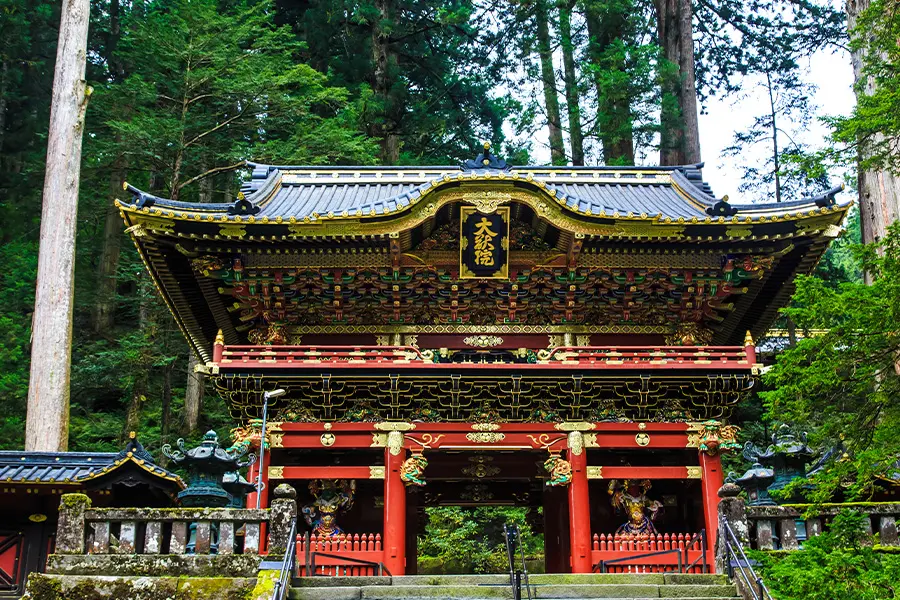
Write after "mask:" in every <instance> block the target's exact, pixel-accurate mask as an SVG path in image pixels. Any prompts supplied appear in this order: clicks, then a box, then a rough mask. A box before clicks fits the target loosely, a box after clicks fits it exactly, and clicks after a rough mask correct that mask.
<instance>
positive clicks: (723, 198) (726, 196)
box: [722, 194, 728, 204]
mask: <svg viewBox="0 0 900 600" xmlns="http://www.w3.org/2000/svg"><path fill="white" fill-rule="evenodd" d="M722 202H725V203H726V204H727V203H728V194H725V195H724V196H722Z"/></svg>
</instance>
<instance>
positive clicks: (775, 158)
mask: <svg viewBox="0 0 900 600" xmlns="http://www.w3.org/2000/svg"><path fill="white" fill-rule="evenodd" d="M766 89H768V91H769V116H770V117H771V118H772V167H773V170H774V176H775V202H781V172H780V171H781V160H780V158H781V157H780V155H779V153H778V124H777V123H776V121H775V119H776V117H777V116H778V115H777V111H776V110H775V92H774V91H773V90H772V75H771V74H770V73H769V71H768V70H766ZM788 320H790V319H788Z"/></svg>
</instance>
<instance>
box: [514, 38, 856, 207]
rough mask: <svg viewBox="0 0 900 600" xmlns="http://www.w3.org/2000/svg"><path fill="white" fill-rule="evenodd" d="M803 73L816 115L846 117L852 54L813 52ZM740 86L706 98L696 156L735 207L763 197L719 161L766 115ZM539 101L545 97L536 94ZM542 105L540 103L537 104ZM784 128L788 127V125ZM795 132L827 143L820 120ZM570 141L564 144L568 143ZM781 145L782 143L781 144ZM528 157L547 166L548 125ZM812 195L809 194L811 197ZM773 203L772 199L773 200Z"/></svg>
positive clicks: (760, 102) (749, 87)
mask: <svg viewBox="0 0 900 600" xmlns="http://www.w3.org/2000/svg"><path fill="white" fill-rule="evenodd" d="M801 66H802V67H803V70H804V71H805V74H804V79H805V80H806V81H808V82H809V83H812V84H813V85H815V86H816V87H817V90H816V93H815V94H814V95H813V97H812V100H813V101H812V103H811V104H812V105H813V106H814V108H813V110H814V111H815V116H816V117H820V116H826V115H828V116H838V115H847V114H849V113H850V111H851V110H852V109H853V106H854V104H855V99H854V95H853V68H852V66H851V63H850V55H849V53H847V52H833V51H831V50H827V51H826V50H823V51H820V52H818V53H816V54H814V55H813V56H812V57H810V59H809V60H808V62H807V64H805V65H801ZM742 88H743V89H744V90H746V93H745V95H744V96H742V97H740V98H735V97H727V98H716V97H711V98H707V100H706V103H705V105H704V106H703V107H702V112H701V114H700V115H699V127H700V152H701V157H702V160H703V162H705V163H706V164H705V167H704V169H703V177H704V179H705V180H706V181H707V182H708V183H709V184H710V185H711V186H712V189H713V192H714V193H715V194H716V197H719V198H721V197H722V196H724V195H728V197H729V200H730V201H731V202H735V203H745V202H753V201H761V200H764V199H761V198H757V197H754V196H751V195H744V194H742V193H740V192H739V191H738V186H739V185H740V183H741V175H742V172H741V169H740V164H738V162H739V161H737V160H736V159H734V158H730V157H723V156H722V150H724V149H725V148H726V147H728V146H730V145H731V144H732V142H733V139H734V134H735V132H737V131H742V130H745V129H746V128H747V127H748V126H749V124H750V123H751V121H752V119H753V116H754V115H756V114H760V113H762V112H765V111H766V110H767V108H768V99H767V97H766V96H765V95H764V94H765V92H764V91H763V89H760V88H759V87H758V86H755V85H753V82H752V81H749V82H743V85H742ZM525 93H526V94H532V95H536V94H539V93H540V88H539V87H538V83H537V82H536V83H534V85H533V87H532V88H531V89H530V90H528V91H526V92H525ZM540 97H541V98H543V96H542V95H541V96H540ZM541 101H542V100H541ZM784 126H785V128H787V129H791V127H790V125H789V124H784ZM796 133H797V141H798V142H805V143H807V144H808V145H809V146H810V147H811V148H813V149H815V148H819V147H822V146H823V145H824V144H825V141H826V139H827V136H828V128H827V127H825V126H824V125H822V124H821V123H820V122H819V121H818V119H817V118H816V119H813V120H812V125H811V126H810V127H809V129H808V130H806V131H799V132H796ZM566 143H568V141H567V142H566ZM783 145H784V144H783V143H782V146H783ZM769 149H770V147H769V146H768V145H767V144H766V145H759V146H756V147H755V148H753V149H750V150H748V151H747V152H746V153H745V155H744V159H745V160H746V161H747V162H748V163H752V162H753V161H756V162H759V163H762V162H763V161H765V159H766V156H767V155H766V151H768V150H769ZM531 153H532V157H533V159H534V162H536V163H537V164H547V163H549V162H550V148H549V131H548V130H547V128H546V127H544V128H542V129H541V130H539V131H537V132H535V135H534V139H533V142H532V144H531ZM642 164H645V165H655V164H659V153H658V152H654V153H651V154H649V155H648V156H647V157H646V159H645V160H643V161H642ZM841 181H842V174H840V173H836V174H835V177H834V180H833V185H839V184H840V183H841ZM842 194H846V195H847V196H846V197H845V198H843V199H842V198H840V197H839V200H849V199H850V192H849V191H845V192H842ZM810 195H812V192H811V194H810ZM798 199H799V198H784V200H785V201H789V200H798ZM771 201H773V202H774V197H773V198H772V199H771Z"/></svg>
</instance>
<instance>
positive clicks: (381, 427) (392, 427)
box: [375, 421, 416, 431]
mask: <svg viewBox="0 0 900 600" xmlns="http://www.w3.org/2000/svg"><path fill="white" fill-rule="evenodd" d="M415 428H416V426H415V424H414V423H404V422H403V421H382V422H381V423H375V429H377V430H378V431H412V430H413V429H415Z"/></svg>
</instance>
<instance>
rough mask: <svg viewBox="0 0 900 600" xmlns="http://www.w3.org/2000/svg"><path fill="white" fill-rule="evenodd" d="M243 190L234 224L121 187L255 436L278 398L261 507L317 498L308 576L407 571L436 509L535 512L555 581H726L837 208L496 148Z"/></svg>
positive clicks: (226, 216) (257, 177)
mask: <svg viewBox="0 0 900 600" xmlns="http://www.w3.org/2000/svg"><path fill="white" fill-rule="evenodd" d="M252 166H253V172H252V176H251V178H250V180H249V181H248V182H247V183H246V184H245V185H244V188H243V192H242V194H241V195H240V197H239V198H238V199H237V200H236V201H235V202H233V203H227V204H189V203H183V202H176V201H171V200H166V199H162V198H157V197H155V196H152V195H149V194H147V193H144V192H142V191H140V190H138V189H136V188H133V187H131V186H127V189H129V190H130V192H131V196H132V197H131V198H130V199H128V200H126V201H121V202H120V203H119V207H120V209H121V211H122V215H123V217H124V219H125V222H126V224H127V226H128V231H129V232H130V233H131V235H132V237H133V238H134V241H135V243H136V245H137V248H138V250H139V252H140V254H141V256H142V258H143V259H144V261H145V263H146V265H147V268H148V269H149V270H150V272H151V274H152V275H153V278H154V280H155V281H156V284H157V286H158V288H159V291H160V292H161V294H162V295H163V298H164V299H165V300H166V302H167V303H168V305H169V307H170V308H171V310H172V313H173V315H174V316H175V319H176V320H177V322H178V324H179V326H180V327H181V328H182V330H183V332H184V334H185V336H186V337H187V338H188V340H189V342H190V344H191V346H192V348H193V349H194V351H195V352H196V353H197V355H198V356H199V357H201V359H202V361H203V363H204V364H203V365H202V367H201V368H202V370H203V371H204V372H205V373H206V374H207V375H208V376H209V377H210V378H211V379H212V381H213V382H214V385H215V388H216V390H217V391H218V393H220V394H221V395H222V397H223V398H225V400H226V401H227V402H228V404H229V406H230V408H231V412H232V414H233V416H234V417H235V418H236V419H238V420H239V421H240V422H241V423H242V424H243V429H241V430H239V431H238V432H237V435H238V437H239V438H241V439H245V440H246V443H251V444H252V443H253V442H254V439H255V440H256V441H257V443H258V440H259V435H258V432H259V427H260V425H259V423H258V421H257V420H258V419H259V418H260V417H261V409H262V405H263V396H264V393H265V392H266V391H272V390H275V389H283V390H285V394H284V395H282V396H280V397H278V398H275V399H273V400H271V401H270V402H269V405H268V415H269V420H270V421H269V424H268V427H267V430H266V440H267V442H268V445H269V451H267V452H266V454H265V460H264V461H263V462H262V463H261V464H259V465H257V466H254V467H253V469H257V468H259V469H262V479H263V481H264V482H265V483H266V485H265V487H264V488H263V489H262V490H261V492H260V494H261V496H262V497H261V501H262V504H263V505H264V506H265V505H266V504H267V502H268V494H269V490H270V489H271V488H272V487H273V486H274V485H275V484H277V483H279V482H282V481H284V482H289V483H291V484H292V485H294V486H295V487H296V488H297V489H298V490H300V491H301V494H302V493H303V492H305V493H306V497H305V498H301V504H305V508H304V510H303V512H304V515H305V517H306V521H307V522H308V523H309V526H308V528H307V529H308V531H307V532H306V534H301V537H302V540H303V541H302V543H301V545H300V552H302V553H306V552H307V551H309V552H310V553H318V555H317V560H318V562H317V563H316V564H317V565H318V567H321V568H322V569H325V570H328V569H332V570H334V571H338V570H340V568H344V569H345V570H347V569H350V570H351V571H352V572H354V573H363V572H374V571H373V569H375V567H374V566H373V565H374V564H376V563H383V566H384V568H386V570H387V571H389V572H390V573H393V574H402V573H413V572H415V533H416V530H417V522H418V518H417V514H418V511H419V510H420V509H422V508H424V507H426V506H435V505H441V504H463V505H479V504H485V503H487V504H490V503H496V504H506V505H518V506H526V507H530V508H537V507H543V522H542V523H540V524H538V527H539V528H542V529H543V531H544V535H545V540H546V548H545V551H546V561H547V567H548V570H550V571H557V572H566V571H571V572H575V573H584V572H590V571H591V570H595V569H608V570H616V569H619V568H626V565H627V568H629V569H631V568H638V569H645V570H654V569H663V568H670V567H671V566H672V565H674V564H675V562H676V561H678V564H679V565H682V568H684V565H685V564H687V565H689V568H690V569H712V568H713V560H712V554H711V553H709V555H706V554H704V550H705V549H710V548H712V547H713V546H714V544H715V532H716V528H717V519H718V516H717V514H716V501H717V498H716V492H717V491H718V489H719V487H720V486H721V484H722V471H721V464H720V456H721V454H722V453H723V452H727V451H729V450H731V449H733V447H734V446H735V443H734V436H735V433H736V431H735V429H734V428H733V427H730V426H729V425H728V424H727V421H728V417H729V415H730V413H731V410H732V408H733V407H734V406H735V405H736V404H737V403H738V402H739V401H740V399H741V397H742V396H743V395H744V394H745V393H746V392H747V391H748V390H750V389H751V388H752V386H753V385H754V383H755V379H756V376H757V375H758V371H759V366H758V365H757V362H756V355H755V348H754V343H753V338H754V336H759V335H761V334H762V333H763V332H764V331H765V330H766V329H767V328H768V327H769V326H770V325H771V323H772V321H773V320H774V318H775V315H776V311H777V310H778V309H779V308H780V307H781V306H782V305H783V304H784V303H785V302H786V301H787V300H788V298H789V296H790V293H791V291H792V287H791V282H792V280H793V278H794V277H795V275H796V274H798V273H807V272H809V271H810V270H811V269H812V268H813V266H814V265H815V263H816V261H817V260H818V259H819V257H820V256H821V255H822V253H823V252H824V250H825V248H826V246H827V244H828V242H829V241H830V239H831V238H832V237H834V236H836V235H837V234H838V232H839V224H840V222H841V220H842V218H843V217H844V215H845V213H846V210H847V206H845V205H843V206H842V205H837V204H836V203H835V201H834V194H835V193H836V192H837V189H835V190H831V191H830V192H829V193H827V194H824V195H822V196H819V197H816V198H810V199H806V200H799V201H796V202H786V203H781V204H754V205H733V204H729V203H728V201H727V198H721V199H717V198H715V197H714V196H713V195H712V191H711V190H710V189H709V186H708V185H706V184H705V183H704V182H703V180H702V177H701V168H702V165H689V166H684V167H652V168H651V167H624V168H612V167H579V168H571V167H521V168H512V167H510V166H509V165H507V164H506V163H505V162H504V161H502V160H500V159H498V158H497V157H496V156H494V155H492V154H491V153H490V150H489V148H488V147H487V146H486V147H485V149H484V151H483V152H482V153H481V154H480V155H479V156H478V157H477V159H475V160H474V161H468V162H467V163H466V164H465V165H463V166H462V167H397V168H392V167H332V168H324V167H273V166H267V165H252ZM254 430H255V431H256V432H257V433H256V435H255V436H254ZM257 473H258V471H255V472H251V473H250V476H249V477H248V479H249V480H250V481H254V480H255V476H256V474H257ZM249 501H250V503H251V505H252V506H255V505H256V498H255V494H254V495H252V497H251V498H250V500H249ZM648 553H656V554H657V556H655V557H653V558H646V559H640V560H636V561H632V562H630V563H629V562H628V561H627V560H625V561H619V562H615V561H617V560H619V559H627V558H628V557H629V556H635V555H643V554H648ZM354 561H355V562H354ZM609 561H613V562H609ZM301 562H303V561H301ZM683 563H684V564H683ZM306 564H308V563H306Z"/></svg>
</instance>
